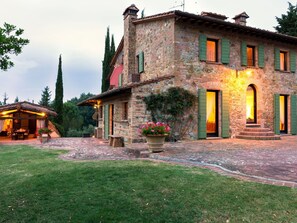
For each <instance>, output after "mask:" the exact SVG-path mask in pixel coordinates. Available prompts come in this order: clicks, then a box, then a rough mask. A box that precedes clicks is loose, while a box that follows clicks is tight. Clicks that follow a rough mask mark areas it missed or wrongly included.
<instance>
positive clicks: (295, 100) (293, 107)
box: [291, 94, 297, 135]
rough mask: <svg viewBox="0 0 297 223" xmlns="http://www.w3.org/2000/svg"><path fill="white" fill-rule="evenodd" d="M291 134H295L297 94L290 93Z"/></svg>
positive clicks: (296, 128) (296, 125)
mask: <svg viewBox="0 0 297 223" xmlns="http://www.w3.org/2000/svg"><path fill="white" fill-rule="evenodd" d="M291 134H292V135H297V95H295V94H293V95H291Z"/></svg>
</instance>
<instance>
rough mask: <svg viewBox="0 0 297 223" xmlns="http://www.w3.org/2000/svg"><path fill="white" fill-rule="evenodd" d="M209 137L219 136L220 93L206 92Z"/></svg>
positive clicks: (207, 131)
mask: <svg viewBox="0 0 297 223" xmlns="http://www.w3.org/2000/svg"><path fill="white" fill-rule="evenodd" d="M206 105H207V107H206V133H207V137H212V136H213V137H214V136H218V91H207V92H206Z"/></svg>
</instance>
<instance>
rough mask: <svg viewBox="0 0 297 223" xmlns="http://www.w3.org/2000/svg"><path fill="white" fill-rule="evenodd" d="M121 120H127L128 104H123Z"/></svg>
mask: <svg viewBox="0 0 297 223" xmlns="http://www.w3.org/2000/svg"><path fill="white" fill-rule="evenodd" d="M122 118H123V120H128V102H124V103H123V117H122Z"/></svg>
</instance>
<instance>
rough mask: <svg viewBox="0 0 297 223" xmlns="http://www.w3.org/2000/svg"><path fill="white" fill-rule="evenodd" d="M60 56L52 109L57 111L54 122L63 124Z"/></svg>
mask: <svg viewBox="0 0 297 223" xmlns="http://www.w3.org/2000/svg"><path fill="white" fill-rule="evenodd" d="M62 75H63V74H62V57H61V55H60V57H59V65H58V75H57V81H56V91H55V100H54V109H55V111H56V112H57V114H58V115H57V116H56V117H55V118H54V122H55V123H57V124H59V125H61V126H62V125H63V76H62Z"/></svg>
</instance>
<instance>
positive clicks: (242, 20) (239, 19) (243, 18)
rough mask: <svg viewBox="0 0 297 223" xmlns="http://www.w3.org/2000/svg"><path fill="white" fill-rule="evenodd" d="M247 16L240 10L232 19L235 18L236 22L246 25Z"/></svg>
mask: <svg viewBox="0 0 297 223" xmlns="http://www.w3.org/2000/svg"><path fill="white" fill-rule="evenodd" d="M247 18H249V16H248V15H247V14H246V12H242V13H240V14H239V15H236V16H235V17H234V18H233V19H234V20H235V23H236V24H239V25H242V26H246V19H247Z"/></svg>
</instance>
